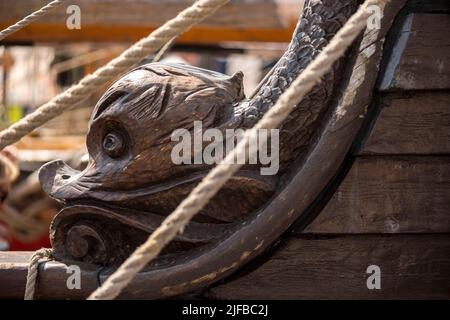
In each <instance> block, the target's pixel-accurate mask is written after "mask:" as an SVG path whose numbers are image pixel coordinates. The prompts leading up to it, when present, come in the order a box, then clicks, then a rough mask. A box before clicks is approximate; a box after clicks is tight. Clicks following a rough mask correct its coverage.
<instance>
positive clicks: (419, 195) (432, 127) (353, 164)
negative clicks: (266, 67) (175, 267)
mask: <svg viewBox="0 0 450 320" xmlns="http://www.w3.org/2000/svg"><path fill="white" fill-rule="evenodd" d="M448 30H450V7H449V6H448V3H446V1H435V2H428V1H419V0H409V1H406V0H399V1H391V2H390V3H388V5H387V7H386V9H385V12H384V17H383V20H382V24H381V28H378V29H374V30H367V31H366V32H365V34H364V35H363V36H362V37H361V39H360V40H359V42H358V44H357V46H355V48H353V49H352V53H349V55H350V54H352V59H350V60H351V64H350V67H348V66H347V68H346V70H345V71H342V72H344V76H343V77H342V78H341V80H340V83H341V85H340V87H339V90H337V91H335V92H334V93H333V94H334V96H333V99H332V100H333V101H335V104H334V109H333V110H332V112H330V117H329V121H325V122H324V123H325V125H324V126H322V127H321V129H320V131H318V132H320V133H319V135H318V136H317V138H316V140H315V144H314V147H313V148H312V149H311V152H310V153H309V154H308V155H307V157H306V158H305V160H304V165H303V166H302V167H301V168H300V169H299V170H298V171H297V174H296V175H295V177H294V178H293V180H292V182H291V183H290V184H289V185H288V186H287V187H286V188H285V189H284V190H283V191H282V193H280V194H279V195H278V196H277V198H276V199H275V200H273V201H272V202H271V203H270V204H269V208H270V206H272V208H273V210H275V211H277V212H281V213H283V214H285V215H292V214H293V215H295V216H296V217H295V219H293V222H292V223H289V225H288V228H286V230H285V231H284V232H282V234H280V235H278V234H277V235H275V234H273V235H272V234H270V231H269V229H267V233H266V237H267V238H265V239H266V240H267V241H268V242H269V243H270V245H267V246H265V248H263V249H262V250H261V251H258V252H257V253H255V254H254V256H252V257H251V259H249V261H246V262H245V263H243V264H242V265H239V267H238V268H235V269H234V268H232V270H231V271H230V272H226V273H225V274H224V276H223V277H222V276H221V277H217V278H215V279H214V278H213V279H212V280H211V281H207V282H205V283H202V284H201V285H199V286H193V287H192V288H191V289H190V290H187V292H185V291H186V290H181V291H180V293H178V292H177V291H176V290H174V291H172V292H171V293H170V294H169V295H172V296H173V295H175V296H178V297H181V298H185V297H196V298H203V299H449V298H450V156H449V154H450V49H449V48H450V40H449V37H448ZM318 130H319V129H318ZM305 181H307V183H305ZM282 197H286V198H287V199H283V201H282V200H280V199H281V198H282ZM289 208H292V209H289ZM291 210H292V212H294V211H295V213H292V212H291ZM225 241H227V240H225ZM30 255H31V253H26V252H25V253H17V252H16V253H14V254H11V253H8V252H5V253H0V283H1V284H2V285H1V286H0V297H1V298H19V297H21V296H22V295H23V290H24V286H25V279H26V272H27V261H28V259H29V257H30ZM77 264H79V265H80V266H82V288H81V290H68V289H67V287H66V286H65V285H64V283H65V281H66V279H67V268H68V266H69V265H70V263H69V262H67V263H65V262H56V261H51V262H48V263H46V264H45V271H44V270H43V269H44V267H43V266H41V272H40V275H39V280H38V290H37V292H36V298H42V299H65V298H72V299H81V298H85V297H86V296H87V295H89V294H90V293H91V292H92V291H93V290H95V289H96V288H97V287H98V285H99V280H100V281H104V280H105V279H106V277H107V276H108V274H110V272H111V270H109V271H108V270H106V271H105V270H104V269H103V268H100V267H99V266H96V265H95V264H90V263H83V262H77ZM371 266H377V267H378V268H379V271H380V279H381V284H380V286H381V287H380V288H372V289H371V288H369V286H368V278H369V277H370V275H371V272H370V267H371ZM163 271H164V270H163V269H161V270H159V272H161V275H160V279H162V280H151V281H153V282H152V284H155V285H154V286H149V285H148V282H146V279H148V278H146V277H147V276H149V274H150V276H152V277H153V275H152V274H151V272H152V271H148V273H147V274H146V273H145V272H143V273H141V274H139V275H138V277H137V278H136V279H135V281H134V282H133V283H132V284H131V285H130V287H129V288H127V289H126V290H125V291H124V292H123V293H122V295H121V296H120V298H124V299H129V298H140V299H146V298H163V297H164V295H161V294H159V293H155V292H154V291H152V290H156V291H158V289H159V288H160V287H161V288H162V287H164V288H165V287H167V286H168V283H169V284H171V283H172V282H171V281H172V278H170V277H169V276H165V275H163V274H162V273H163ZM108 272H109V273H108ZM155 272H156V271H154V272H153V273H155ZM170 272H172V271H170ZM170 272H169V271H168V274H170ZM174 272H175V271H174ZM174 274H175V273H174ZM152 279H153V278H152ZM158 281H159V282H158ZM174 281H175V280H174ZM181 281H182V279H180V280H179V282H181ZM59 284H60V285H59ZM155 288H157V289H155Z"/></svg>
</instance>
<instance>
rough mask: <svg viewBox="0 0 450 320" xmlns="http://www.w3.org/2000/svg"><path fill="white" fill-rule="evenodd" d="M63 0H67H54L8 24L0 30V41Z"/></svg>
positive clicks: (64, 0)
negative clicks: (10, 24)
mask: <svg viewBox="0 0 450 320" xmlns="http://www.w3.org/2000/svg"><path fill="white" fill-rule="evenodd" d="M64 2H67V0H55V1H52V2H50V3H49V4H47V5H46V6H44V7H42V8H41V9H39V10H37V11H35V12H33V13H32V14H30V15H28V16H26V17H25V18H23V19H22V20H20V21H18V22H17V23H15V24H13V25H12V26H9V27H8V28H6V29H4V30H2V31H0V41H1V40H3V39H5V38H6V37H8V36H10V35H11V34H13V33H14V32H16V31H19V30H20V29H22V28H23V27H26V26H27V25H29V24H30V23H32V22H34V21H36V20H38V19H40V18H42V17H43V16H45V15H46V14H47V13H49V12H50V11H52V10H53V9H55V8H58V7H60V6H61V5H62V4H63V3H64Z"/></svg>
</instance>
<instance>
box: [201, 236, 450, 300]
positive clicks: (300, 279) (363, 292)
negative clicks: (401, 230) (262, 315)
mask: <svg viewBox="0 0 450 320" xmlns="http://www.w3.org/2000/svg"><path fill="white" fill-rule="evenodd" d="M449 252H450V235H449V234H445V235H390V236H380V235H354V236H342V237H334V238H317V239H308V238H296V237H292V238H290V239H289V240H287V241H286V242H283V243H282V244H281V246H280V248H279V249H278V250H277V251H276V252H275V254H274V255H272V256H270V259H269V260H267V261H266V262H264V263H263V264H262V265H261V266H260V267H259V268H257V269H256V270H254V271H253V272H251V273H249V274H246V275H244V276H242V277H239V278H237V279H230V281H228V282H226V283H225V284H222V285H218V286H216V287H215V288H211V289H210V290H209V291H208V297H209V298H212V299H448V298H449V297H450V255H449V254H448V253H449ZM370 265H377V266H379V267H380V269H381V289H380V290H369V289H368V288H367V285H366V281H367V278H368V277H369V276H370V274H367V273H366V270H367V267H368V266H370ZM243 272H245V270H243Z"/></svg>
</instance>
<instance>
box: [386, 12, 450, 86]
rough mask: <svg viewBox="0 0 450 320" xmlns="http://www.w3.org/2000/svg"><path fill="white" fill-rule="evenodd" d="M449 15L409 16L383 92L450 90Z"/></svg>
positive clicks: (404, 24)
mask: <svg viewBox="0 0 450 320" xmlns="http://www.w3.org/2000/svg"><path fill="white" fill-rule="evenodd" d="M448 30H450V15H449V14H410V15H408V16H406V18H405V20H404V22H403V25H402V29H401V30H400V33H399V35H398V38H397V39H396V43H395V46H394V50H393V53H392V55H391V57H390V60H389V62H388V63H387V67H386V70H385V72H384V75H383V77H382V81H381V84H380V90H382V91H393V90H425V89H449V88H450V54H449V48H450V37H449V36H448Z"/></svg>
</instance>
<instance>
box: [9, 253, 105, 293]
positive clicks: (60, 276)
mask: <svg viewBox="0 0 450 320" xmlns="http://www.w3.org/2000/svg"><path fill="white" fill-rule="evenodd" d="M32 254H33V252H20V251H16V252H0V284H1V285H0V299H5V298H14V299H22V298H23V295H24V293H25V284H26V278H27V268H28V260H29V259H30V258H31V256H32ZM70 266H77V267H79V268H80V271H81V288H80V290H78V289H73V290H70V289H68V287H67V280H68V279H69V277H70V276H71V275H72V274H73V272H72V271H71V270H69V269H68V268H69V267H70ZM98 273H99V269H98V267H97V266H93V265H88V264H82V263H80V262H74V263H73V264H71V263H70V262H67V264H64V263H61V262H56V261H51V262H46V263H42V264H41V265H40V268H39V276H38V278H37V283H36V295H35V299H67V298H69V297H70V298H71V299H83V298H85V297H87V296H88V295H89V294H90V293H91V292H92V291H94V290H95V289H96V288H97V287H98ZM44 288H45V290H43V289H44ZM41 292H45V294H42V293H41Z"/></svg>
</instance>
